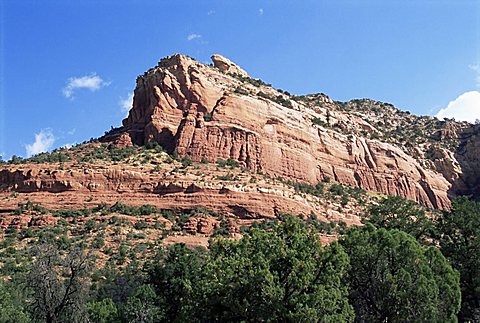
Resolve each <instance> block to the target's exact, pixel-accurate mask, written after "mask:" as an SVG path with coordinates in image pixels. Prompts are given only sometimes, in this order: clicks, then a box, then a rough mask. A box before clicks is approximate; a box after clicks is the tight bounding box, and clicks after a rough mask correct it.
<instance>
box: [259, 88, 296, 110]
mask: <svg viewBox="0 0 480 323" xmlns="http://www.w3.org/2000/svg"><path fill="white" fill-rule="evenodd" d="M257 95H258V96H259V97H261V98H264V99H267V100H270V101H273V102H276V103H278V104H281V105H283V106H284V107H286V108H289V109H293V105H292V102H291V101H290V100H289V99H285V98H284V97H283V95H280V94H279V95H277V96H272V95H269V94H267V93H264V92H262V91H259V92H258V93H257Z"/></svg>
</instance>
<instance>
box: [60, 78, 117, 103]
mask: <svg viewBox="0 0 480 323" xmlns="http://www.w3.org/2000/svg"><path fill="white" fill-rule="evenodd" d="M108 85H110V82H105V81H104V80H103V79H102V78H101V77H100V76H98V75H97V74H95V73H94V74H90V75H85V76H82V77H71V78H69V79H68V82H67V85H66V86H65V87H64V88H63V95H64V96H65V97H66V98H68V99H73V98H74V96H73V95H74V94H75V90H77V89H87V90H90V91H92V92H94V91H97V90H100V89H101V88H102V87H104V86H108Z"/></svg>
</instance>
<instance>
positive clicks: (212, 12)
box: [207, 9, 215, 16]
mask: <svg viewBox="0 0 480 323" xmlns="http://www.w3.org/2000/svg"><path fill="white" fill-rule="evenodd" d="M214 14H215V10H213V9H212V10H209V11H208V12H207V15H209V16H211V15H214Z"/></svg>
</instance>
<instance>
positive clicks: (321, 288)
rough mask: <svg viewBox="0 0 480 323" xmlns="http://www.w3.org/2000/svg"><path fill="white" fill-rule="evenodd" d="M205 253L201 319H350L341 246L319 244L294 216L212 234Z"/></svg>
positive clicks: (290, 320) (338, 320)
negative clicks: (265, 226)
mask: <svg viewBox="0 0 480 323" xmlns="http://www.w3.org/2000/svg"><path fill="white" fill-rule="evenodd" d="M211 258H212V259H211V260H210V262H209V263H208V264H207V265H206V266H205V268H204V273H205V275H206V278H205V283H204V285H202V286H205V287H203V292H202V294H203V295H204V296H203V297H201V298H200V299H205V300H206V301H205V304H202V306H201V307H202V313H201V314H202V316H203V319H204V320H206V321H280V322H317V321H322V322H348V321H352V320H353V308H352V307H351V305H349V304H348V302H347V297H346V296H347V293H348V291H347V288H346V287H345V286H344V285H342V278H343V276H344V274H345V273H346V270H347V268H348V258H347V257H346V255H345V252H344V251H343V250H342V248H341V246H339V245H338V244H336V243H333V244H332V245H330V246H329V247H326V248H322V246H321V245H320V242H319V240H318V238H317V237H316V235H315V234H314V233H313V232H311V231H309V230H308V229H307V227H306V226H305V225H304V224H302V222H301V221H299V220H298V219H295V218H292V217H286V218H285V222H284V223H282V224H279V225H274V226H273V227H272V229H271V230H269V231H265V230H260V229H251V230H249V231H248V232H247V234H246V235H245V236H244V237H243V238H242V239H241V240H239V241H231V240H218V241H216V242H215V243H214V244H213V245H212V246H211ZM233 296H234V297H233Z"/></svg>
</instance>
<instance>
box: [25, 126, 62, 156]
mask: <svg viewBox="0 0 480 323" xmlns="http://www.w3.org/2000/svg"><path fill="white" fill-rule="evenodd" d="M54 142H55V136H54V135H53V133H52V129H43V130H41V131H40V132H39V133H36V134H35V141H34V142H33V143H32V144H29V145H25V150H26V152H27V157H30V156H33V155H36V154H39V153H43V152H46V151H48V150H49V149H51V148H52V147H53V143H54Z"/></svg>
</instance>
